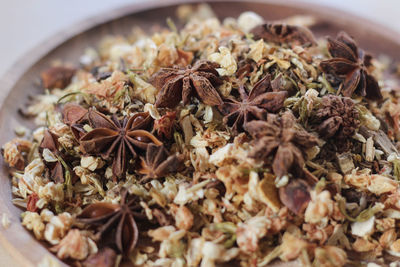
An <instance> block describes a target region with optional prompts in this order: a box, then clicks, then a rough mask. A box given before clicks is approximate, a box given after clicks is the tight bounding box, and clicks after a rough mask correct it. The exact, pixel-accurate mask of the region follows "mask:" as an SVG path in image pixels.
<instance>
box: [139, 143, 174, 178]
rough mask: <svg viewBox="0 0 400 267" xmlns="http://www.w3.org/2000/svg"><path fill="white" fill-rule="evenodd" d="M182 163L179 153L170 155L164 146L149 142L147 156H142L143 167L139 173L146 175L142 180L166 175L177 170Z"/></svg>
mask: <svg viewBox="0 0 400 267" xmlns="http://www.w3.org/2000/svg"><path fill="white" fill-rule="evenodd" d="M180 163H181V158H180V157H179V156H178V155H177V154H174V155H170V156H169V155H168V151H167V150H166V149H165V147H164V146H156V145H154V144H149V145H148V147H147V150H146V158H142V162H141V165H142V168H141V169H140V170H139V173H141V174H144V175H145V176H144V177H143V178H142V182H144V181H148V180H149V179H154V178H161V177H164V176H165V175H167V174H169V173H171V172H174V171H176V170H177V168H178V167H179V164H180Z"/></svg>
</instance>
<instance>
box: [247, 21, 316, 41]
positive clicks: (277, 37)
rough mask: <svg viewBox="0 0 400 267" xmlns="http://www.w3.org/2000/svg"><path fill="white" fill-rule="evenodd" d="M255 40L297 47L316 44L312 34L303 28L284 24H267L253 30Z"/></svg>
mask: <svg viewBox="0 0 400 267" xmlns="http://www.w3.org/2000/svg"><path fill="white" fill-rule="evenodd" d="M251 33H252V34H253V35H254V40H259V39H263V40H264V41H266V42H273V43H278V44H280V43H292V44H295V45H314V44H316V42H315V38H314V35H313V34H312V32H311V31H310V30H309V29H307V28H305V27H301V26H295V25H287V24H283V23H274V22H272V23H265V24H262V25H259V26H256V27H254V28H253V29H252V30H251Z"/></svg>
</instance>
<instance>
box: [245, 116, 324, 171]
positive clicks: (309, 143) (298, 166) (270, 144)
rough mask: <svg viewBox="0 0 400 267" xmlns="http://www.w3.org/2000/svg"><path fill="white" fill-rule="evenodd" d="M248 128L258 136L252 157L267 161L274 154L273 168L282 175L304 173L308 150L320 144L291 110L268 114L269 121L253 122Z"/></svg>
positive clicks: (255, 136)
mask: <svg viewBox="0 0 400 267" xmlns="http://www.w3.org/2000/svg"><path fill="white" fill-rule="evenodd" d="M244 128H245V130H246V131H247V132H249V133H250V135H251V136H252V137H253V139H254V140H253V141H252V144H253V149H252V151H251V152H250V154H249V156H250V157H252V158H256V159H262V160H265V161H267V160H268V157H269V156H270V155H274V160H273V163H272V170H273V171H274V173H275V175H276V176H278V177H282V176H284V175H287V174H288V173H289V172H292V173H295V174H302V172H303V166H304V155H305V150H306V149H308V148H311V147H313V146H315V145H317V138H316V137H315V136H313V135H311V134H309V133H308V132H307V131H306V130H304V129H302V128H300V126H299V125H297V124H296V121H295V117H294V116H293V114H292V113H291V112H290V111H287V112H285V113H284V114H282V116H278V115H275V114H268V116H267V120H266V121H260V120H257V121H251V122H248V123H247V124H245V126H244Z"/></svg>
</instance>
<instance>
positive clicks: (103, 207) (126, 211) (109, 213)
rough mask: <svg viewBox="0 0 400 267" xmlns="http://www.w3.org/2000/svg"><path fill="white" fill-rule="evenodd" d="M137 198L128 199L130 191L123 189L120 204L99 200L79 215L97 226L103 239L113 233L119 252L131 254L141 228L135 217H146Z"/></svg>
mask: <svg viewBox="0 0 400 267" xmlns="http://www.w3.org/2000/svg"><path fill="white" fill-rule="evenodd" d="M141 210H142V208H141V206H140V205H139V204H137V203H136V199H131V200H128V191H127V190H126V189H125V188H124V189H122V190H121V200H120V203H119V204H114V203H110V202H98V203H93V204H90V205H89V206H87V207H86V208H85V209H84V210H83V211H82V213H81V214H80V215H79V216H78V220H79V221H80V222H81V223H84V224H87V225H89V226H90V227H95V228H96V229H97V231H98V236H99V238H100V239H103V238H104V237H105V236H106V235H108V234H112V236H113V243H114V244H115V245H116V248H117V249H118V250H119V252H121V253H123V254H126V255H127V254H129V253H130V252H132V251H133V249H134V248H135V246H136V243H137V241H138V237H139V230H138V227H137V225H136V221H135V218H141V219H143V218H145V216H144V215H143V214H142V213H141Z"/></svg>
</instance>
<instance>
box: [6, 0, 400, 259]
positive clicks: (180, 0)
mask: <svg viewBox="0 0 400 267" xmlns="http://www.w3.org/2000/svg"><path fill="white" fill-rule="evenodd" d="M232 2H235V3H257V4H265V5H274V6H282V7H288V8H292V9H293V8H294V9H299V10H304V11H306V13H307V12H308V13H319V14H321V15H323V16H326V17H327V18H328V19H329V18H333V17H340V18H341V19H343V20H344V21H345V22H346V24H354V25H368V28H369V29H370V30H371V31H372V32H379V34H380V35H381V36H383V37H385V38H387V39H388V40H392V41H393V42H394V43H396V44H399V45H400V33H399V32H397V31H395V30H394V29H392V28H389V27H387V26H384V25H382V24H381V23H379V22H374V21H371V20H369V19H367V18H364V17H361V16H359V15H355V14H353V13H352V12H348V11H344V10H341V9H338V8H334V7H330V6H326V5H322V4H311V3H307V2H303V1H302V0H300V1H297V0H287V1H284V2H283V1H279V0H214V1H213V0H163V1H160V0H141V1H140V2H138V3H132V4H126V5H122V6H120V7H118V8H115V9H112V10H109V11H103V12H100V13H98V14H97V15H94V16H89V17H87V18H85V19H82V20H80V21H77V22H74V23H72V24H71V25H70V26H67V28H65V29H63V30H60V31H58V32H56V33H54V34H51V35H49V36H48V37H46V38H44V39H43V40H42V41H41V42H40V43H39V44H38V45H36V46H33V47H31V48H29V49H27V50H26V51H25V52H24V53H22V54H21V55H20V56H19V57H18V59H17V60H16V61H15V62H14V63H13V64H12V65H11V66H10V67H9V68H8V69H7V70H6V71H5V72H4V74H3V75H2V77H1V78H0V84H1V90H2V93H1V94H0V108H2V107H3V105H4V103H5V101H6V100H7V98H8V97H9V94H10V92H11V90H12V89H13V87H14V86H15V85H16V83H17V82H18V80H19V79H20V78H21V77H22V76H23V75H24V74H25V73H26V72H27V71H28V70H29V69H30V68H31V67H32V66H33V65H34V64H35V63H37V62H38V61H39V60H41V59H42V58H44V57H45V56H46V55H47V54H48V53H51V52H52V51H54V50H55V49H56V48H57V47H59V46H61V45H63V43H65V42H66V41H68V40H70V39H71V38H73V37H75V36H77V35H78V34H82V33H85V32H86V31H88V30H90V29H92V28H94V27H96V26H99V25H102V24H106V23H108V22H111V21H113V20H117V19H120V18H123V17H125V16H128V15H130V14H134V13H139V12H143V11H151V10H152V9H156V8H166V7H169V6H176V5H179V4H199V3H210V4H213V3H232ZM243 11H245V10H243ZM332 14H335V15H332ZM364 27H367V26H364ZM1 162H3V161H1ZM1 165H3V164H1ZM7 186H8V185H7ZM12 205H13V204H12ZM0 213H1V214H4V213H8V209H7V208H6V206H5V205H4V204H0ZM13 223H17V222H13ZM18 223H20V221H18ZM5 231H7V229H4V227H0V244H1V246H2V247H3V248H4V249H5V251H7V252H8V253H9V255H10V256H11V258H12V260H14V262H15V263H17V264H19V265H21V266H35V263H34V262H32V261H31V260H30V259H28V258H27V257H26V255H25V253H24V251H19V250H18V249H17V248H16V246H15V245H16V244H15V243H16V241H15V240H11V239H10V238H8V237H7V236H6V235H5ZM24 234H26V235H29V234H30V233H28V231H26V233H24ZM39 242H40V241H38V245H40V246H41V244H40V243H39ZM46 250H47V249H46ZM47 252H48V254H47V255H50V256H51V257H52V258H54V259H56V261H57V262H58V263H59V264H60V266H67V265H66V264H65V263H64V262H62V261H61V260H59V259H58V258H57V257H56V256H54V255H53V254H52V253H50V252H49V251H47ZM43 256H46V255H43Z"/></svg>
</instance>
